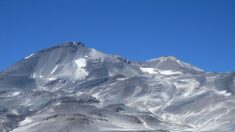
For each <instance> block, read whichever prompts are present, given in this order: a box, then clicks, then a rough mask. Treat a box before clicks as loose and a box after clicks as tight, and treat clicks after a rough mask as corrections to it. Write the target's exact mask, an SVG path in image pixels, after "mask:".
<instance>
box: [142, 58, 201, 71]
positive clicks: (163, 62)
mask: <svg viewBox="0 0 235 132" xmlns="http://www.w3.org/2000/svg"><path fill="white" fill-rule="evenodd" d="M143 65H144V66H145V67H151V68H156V69H159V70H174V71H178V70H179V71H184V72H193V73H195V72H202V70H201V69H199V68H197V67H194V66H192V65H190V64H188V63H185V62H183V61H181V60H178V59H177V58H176V57H174V56H164V57H159V58H156V59H151V60H148V61H146V62H145V63H144V64H143Z"/></svg>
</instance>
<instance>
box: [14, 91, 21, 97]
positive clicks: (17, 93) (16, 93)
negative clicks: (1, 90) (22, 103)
mask: <svg viewBox="0 0 235 132" xmlns="http://www.w3.org/2000/svg"><path fill="white" fill-rule="evenodd" d="M18 95H20V92H19V91H17V92H14V93H12V96H18Z"/></svg>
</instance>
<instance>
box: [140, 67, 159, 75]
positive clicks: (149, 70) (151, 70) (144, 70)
mask: <svg viewBox="0 0 235 132" xmlns="http://www.w3.org/2000/svg"><path fill="white" fill-rule="evenodd" d="M140 70H141V71H142V72H145V73H148V74H159V72H158V71H157V69H155V68H145V67H140Z"/></svg>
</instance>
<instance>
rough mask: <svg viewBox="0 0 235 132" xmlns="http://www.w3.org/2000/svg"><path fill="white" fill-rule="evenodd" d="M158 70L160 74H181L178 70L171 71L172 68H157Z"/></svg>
mask: <svg viewBox="0 0 235 132" xmlns="http://www.w3.org/2000/svg"><path fill="white" fill-rule="evenodd" d="M158 71H159V73H160V74H162V75H178V74H182V73H181V72H179V71H172V70H158Z"/></svg>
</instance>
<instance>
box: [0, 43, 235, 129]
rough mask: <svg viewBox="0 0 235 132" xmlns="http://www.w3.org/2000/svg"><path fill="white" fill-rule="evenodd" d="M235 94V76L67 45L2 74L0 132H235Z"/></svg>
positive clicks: (176, 62)
mask: <svg viewBox="0 0 235 132" xmlns="http://www.w3.org/2000/svg"><path fill="white" fill-rule="evenodd" d="M234 94H235V73H234V72H230V73H211V72H205V71H203V70H201V69H199V68H197V67H195V66H192V65H190V64H188V63H185V62H183V61H180V60H178V59H176V58H175V57H172V56H169V57H160V58H157V59H152V60H148V61H146V62H134V61H130V60H127V59H124V58H122V57H120V56H117V55H108V54H105V53H102V52H100V51H97V50H95V49H92V48H87V47H86V46H85V45H84V44H82V43H80V42H68V43H65V44H61V45H58V46H54V47H51V48H48V49H45V50H41V51H39V52H36V53H33V54H31V55H29V56H27V57H25V58H23V59H22V60H20V61H18V62H17V63H15V64H14V65H12V66H10V67H9V68H8V69H6V70H4V71H3V72H1V73H0V131H1V132H8V131H11V132H26V131H27V132H41V131H48V132H77V131H79V132H93V131H94V132H97V131H100V132H102V131H170V132H172V131H235V122H234V119H235V96H234Z"/></svg>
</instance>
